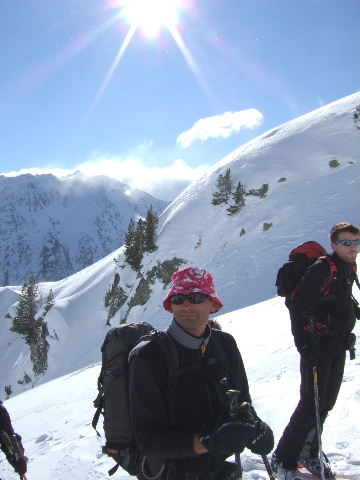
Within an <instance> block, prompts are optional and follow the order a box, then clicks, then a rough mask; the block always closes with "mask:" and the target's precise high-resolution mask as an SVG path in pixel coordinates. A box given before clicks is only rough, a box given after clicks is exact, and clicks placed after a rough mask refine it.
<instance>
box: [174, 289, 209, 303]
mask: <svg viewBox="0 0 360 480" xmlns="http://www.w3.org/2000/svg"><path fill="white" fill-rule="evenodd" d="M207 298H210V297H209V295H206V293H201V292H195V293H189V295H183V294H182V293H176V294H175V295H173V296H172V297H171V298H170V302H171V303H172V304H173V305H181V304H183V303H184V302H185V300H189V302H190V303H193V304H195V305H198V304H199V303H203V302H205V300H206V299H207Z"/></svg>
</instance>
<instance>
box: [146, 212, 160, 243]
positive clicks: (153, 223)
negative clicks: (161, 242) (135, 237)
mask: <svg viewBox="0 0 360 480" xmlns="http://www.w3.org/2000/svg"><path fill="white" fill-rule="evenodd" d="M158 223H159V218H158V216H157V215H156V213H155V212H154V210H153V208H152V205H151V206H150V208H149V210H148V211H147V214H146V220H145V228H144V251H145V252H154V251H155V250H157V248H158V247H157V246H156V245H155V232H156V229H157V226H158Z"/></svg>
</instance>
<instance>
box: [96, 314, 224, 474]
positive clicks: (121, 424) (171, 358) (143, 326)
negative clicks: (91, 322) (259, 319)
mask: <svg viewBox="0 0 360 480" xmlns="http://www.w3.org/2000/svg"><path fill="white" fill-rule="evenodd" d="M209 324H210V323H209ZM210 328H212V329H214V328H215V329H217V327H216V325H215V326H213V325H211V324H210ZM212 337H213V341H214V346H215V350H216V355H215V356H214V357H211V358H209V359H208V363H209V364H213V363H215V362H218V361H220V362H223V363H225V365H226V369H229V364H228V362H227V354H226V351H225V349H224V346H223V345H222V341H221V340H220V336H219V335H213V336H212ZM146 340H154V341H156V342H157V343H158V344H159V345H160V347H161V348H162V350H163V352H164V355H165V358H166V362H167V370H168V381H167V390H166V396H167V402H166V403H167V405H168V412H167V417H168V424H169V425H170V426H173V425H175V420H176V418H175V417H176V414H175V390H176V386H177V381H178V376H179V375H181V374H183V373H186V371H188V370H189V368H190V369H192V368H193V367H192V366H191V367H183V368H179V357H178V353H177V349H176V346H175V342H174V340H173V339H172V337H171V336H170V335H169V334H168V333H166V332H163V331H159V330H156V329H155V328H154V327H152V326H151V325H150V324H149V323H145V322H142V323H129V324H123V325H120V326H119V327H115V328H112V329H111V330H109V331H108V333H107V334H106V336H105V339H104V342H103V344H102V347H101V352H102V365H101V371H100V375H99V378H98V391H99V393H98V396H97V397H96V399H95V400H94V407H95V408H96V412H95V415H94V418H93V420H92V426H93V428H94V429H95V430H96V426H97V423H98V420H99V417H100V414H102V415H103V417H104V432H105V437H106V445H105V446H103V447H102V451H103V453H106V454H107V455H109V456H111V457H112V458H113V459H114V460H115V461H116V465H115V466H114V467H113V468H111V469H110V470H109V475H113V474H114V473H115V472H116V470H117V469H118V468H119V466H121V467H122V468H123V469H124V470H126V471H127V472H128V473H130V475H136V474H138V473H139V472H141V471H143V470H144V468H145V461H147V462H148V463H150V464H151V461H152V459H150V458H146V457H145V458H142V455H141V452H140V451H139V449H138V448H137V445H136V442H135V439H134V436H133V433H132V429H131V424H130V408H129V407H130V406H129V390H128V385H129V383H128V382H129V376H128V373H129V372H128V366H129V355H130V352H131V350H132V349H133V348H134V347H135V346H136V345H139V344H140V343H141V342H143V341H146ZM97 434H98V435H100V434H99V432H97ZM161 468H162V463H161V462H160V464H159V469H160V470H161ZM160 474H161V471H159V474H158V476H159V477H160Z"/></svg>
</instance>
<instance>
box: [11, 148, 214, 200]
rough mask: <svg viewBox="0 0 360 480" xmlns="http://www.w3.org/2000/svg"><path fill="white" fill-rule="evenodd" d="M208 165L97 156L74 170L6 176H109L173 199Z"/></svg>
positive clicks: (49, 168)
mask: <svg viewBox="0 0 360 480" xmlns="http://www.w3.org/2000/svg"><path fill="white" fill-rule="evenodd" d="M208 168H209V165H200V166H197V167H192V166H190V165H188V164H186V163H185V161H184V160H182V159H177V160H174V161H173V162H172V163H171V164H167V165H166V166H164V167H159V166H149V165H146V163H145V160H140V159H138V158H123V157H120V156H115V155H106V154H95V155H92V157H91V158H90V159H89V160H87V161H85V162H83V163H80V164H78V165H77V166H76V167H74V168H73V169H65V168H52V167H48V168H38V167H36V168H29V169H22V170H19V171H17V172H15V171H13V172H8V173H5V174H4V175H6V176H15V175H21V174H25V173H30V174H32V175H40V174H46V173H51V174H53V175H55V176H57V177H63V176H65V175H69V174H71V173H73V172H74V171H76V170H79V171H80V172H82V173H83V174H84V175H86V176H89V177H91V176H95V175H106V176H108V177H111V178H114V179H116V180H119V181H120V182H122V183H126V184H127V185H129V186H130V187H132V188H139V189H141V190H144V191H145V192H148V193H150V194H151V195H153V196H154V197H156V198H159V199H161V200H167V201H171V200H173V199H174V198H175V197H176V196H177V195H178V194H179V193H180V192H181V191H182V190H183V189H184V188H185V187H186V186H187V185H188V184H189V183H191V182H192V181H193V180H195V179H196V178H198V177H199V176H201V175H202V174H203V173H204V172H205V171H206V170H207V169H208Z"/></svg>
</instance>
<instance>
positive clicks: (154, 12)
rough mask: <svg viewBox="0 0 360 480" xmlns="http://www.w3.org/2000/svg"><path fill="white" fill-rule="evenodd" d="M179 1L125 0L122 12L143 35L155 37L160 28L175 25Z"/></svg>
mask: <svg viewBox="0 0 360 480" xmlns="http://www.w3.org/2000/svg"><path fill="white" fill-rule="evenodd" d="M180 3H181V2H180V0H127V1H125V2H124V5H123V8H122V13H123V15H124V17H125V18H126V20H127V21H128V22H129V23H130V25H132V26H133V27H135V28H137V29H140V30H141V32H142V33H143V34H144V35H145V36H147V37H156V36H157V35H158V34H159V33H160V31H161V29H162V28H164V27H166V28H171V27H174V26H175V24H176V22H177V20H178V16H179V9H180Z"/></svg>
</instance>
